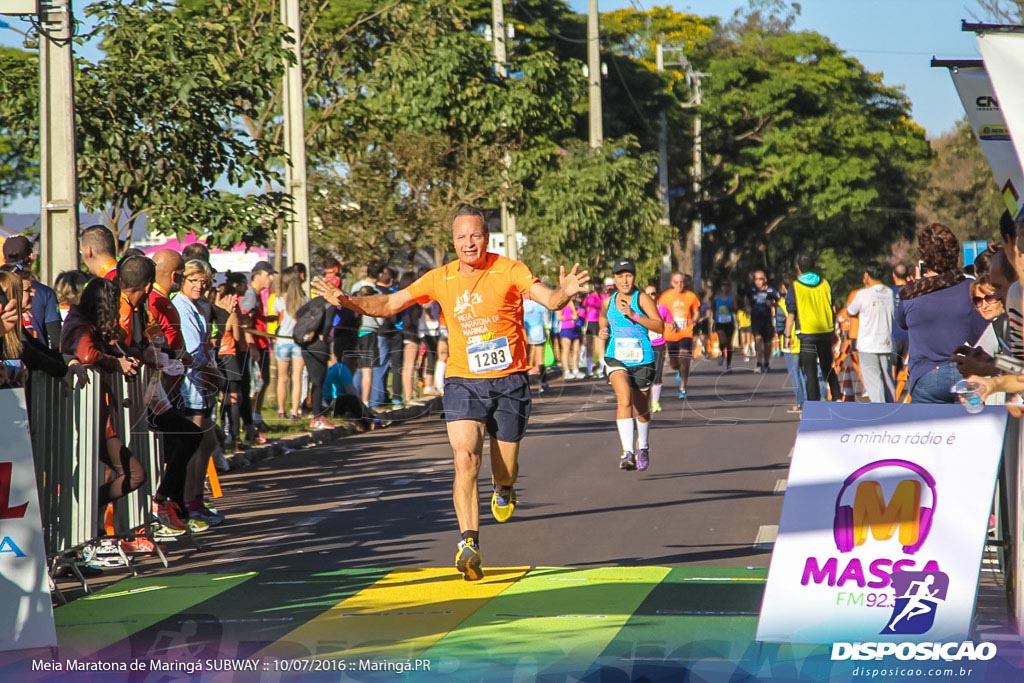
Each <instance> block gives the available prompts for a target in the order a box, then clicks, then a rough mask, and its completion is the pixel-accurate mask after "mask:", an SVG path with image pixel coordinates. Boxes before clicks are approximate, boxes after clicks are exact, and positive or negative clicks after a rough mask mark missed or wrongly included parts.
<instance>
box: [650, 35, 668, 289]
mask: <svg viewBox="0 0 1024 683" xmlns="http://www.w3.org/2000/svg"><path fill="white" fill-rule="evenodd" d="M654 64H655V68H657V70H658V73H662V72H663V71H664V70H665V47H664V45H662V43H661V41H660V40H659V41H658V42H657V44H656V45H655V46H654ZM658 201H660V202H661V224H662V225H663V226H668V225H671V216H670V213H669V209H670V208H671V207H670V205H669V200H668V121H667V119H666V116H665V112H664V111H662V112H660V113H659V114H658ZM659 275H660V278H659V279H660V281H661V286H660V289H668V286H669V281H670V280H671V278H672V247H671V246H669V247H668V249H667V250H666V252H665V255H664V256H662V257H661V272H660V273H659Z"/></svg>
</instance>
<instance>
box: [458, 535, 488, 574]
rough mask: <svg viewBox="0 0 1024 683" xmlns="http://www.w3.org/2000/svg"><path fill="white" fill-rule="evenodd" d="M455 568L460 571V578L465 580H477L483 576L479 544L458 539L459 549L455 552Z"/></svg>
mask: <svg viewBox="0 0 1024 683" xmlns="http://www.w3.org/2000/svg"><path fill="white" fill-rule="evenodd" d="M455 568H456V569H458V570H459V571H460V572H462V578H464V579H465V580H466V581H479V580H480V579H482V578H484V570H483V569H481V568H480V546H478V545H476V544H475V543H466V542H465V541H459V550H458V552H456V553H455Z"/></svg>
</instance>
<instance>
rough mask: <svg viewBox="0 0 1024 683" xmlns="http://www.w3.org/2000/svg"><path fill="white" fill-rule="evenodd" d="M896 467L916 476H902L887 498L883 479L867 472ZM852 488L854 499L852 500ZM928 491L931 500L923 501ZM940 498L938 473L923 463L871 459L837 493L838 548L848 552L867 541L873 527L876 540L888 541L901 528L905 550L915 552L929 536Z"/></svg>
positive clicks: (835, 533) (835, 527) (834, 521)
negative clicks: (869, 476) (924, 466)
mask: <svg viewBox="0 0 1024 683" xmlns="http://www.w3.org/2000/svg"><path fill="white" fill-rule="evenodd" d="M892 468H902V469H904V470H909V471H910V472H912V473H913V474H915V475H916V476H915V477H913V478H906V479H901V480H900V481H899V482H898V483H897V484H896V488H895V490H894V491H893V494H892V496H890V498H889V500H888V501H887V500H886V499H885V494H884V492H883V490H882V483H881V482H880V481H877V480H876V479H870V478H867V477H866V476H865V475H867V474H869V473H871V472H875V471H877V470H881V469H892ZM922 482H924V484H925V486H922V485H921V484H922ZM854 483H856V484H857V486H856V487H854V486H853V485H854ZM851 490H852V491H853V500H852V501H849V496H848V492H849V491H851ZM926 491H927V493H928V498H929V500H928V501H927V504H925V503H924V502H923V501H922V494H923V493H924V492H926ZM937 498H938V496H937V495H936V491H935V479H934V477H932V475H931V474H930V473H929V472H928V471H927V470H926V469H924V468H923V467H921V466H920V465H916V464H915V463H912V462H909V461H907V460H895V459H886V460H878V461H876V462H873V463H869V464H867V465H865V466H864V467H861V468H859V469H857V470H855V471H854V472H853V473H852V474H850V476H849V477H847V478H846V481H844V482H843V486H842V488H841V489H839V495H837V496H836V511H835V518H834V520H833V534H834V536H835V541H836V548H838V549H839V551H840V552H843V553H848V552H850V551H852V550H853V549H854V548H857V547H859V546H862V545H864V544H865V543H866V542H867V540H868V533H869V531H870V533H871V535H872V536H873V537H874V539H875V540H876V541H887V540H889V539H890V538H892V537H893V535H894V534H896V533H897V530H898V532H899V541H900V543H901V544H902V545H903V552H904V553H906V554H908V555H913V554H914V553H916V552H917V551H918V550H920V549H921V546H922V545H924V542H925V541H926V540H927V539H928V533H929V532H930V531H931V528H932V517H933V515H934V513H935V504H936V501H937Z"/></svg>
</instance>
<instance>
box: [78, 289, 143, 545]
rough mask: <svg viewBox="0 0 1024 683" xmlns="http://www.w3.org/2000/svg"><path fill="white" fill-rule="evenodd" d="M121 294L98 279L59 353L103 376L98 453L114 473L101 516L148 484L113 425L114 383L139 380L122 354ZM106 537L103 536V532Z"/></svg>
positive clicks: (103, 487)
mask: <svg viewBox="0 0 1024 683" xmlns="http://www.w3.org/2000/svg"><path fill="white" fill-rule="evenodd" d="M120 296H121V292H120V290H119V289H118V288H117V285H115V284H114V283H113V282H111V281H110V280H106V279H103V278H96V279H94V280H92V281H91V282H89V284H87V285H86V286H85V289H84V290H83V291H82V298H81V301H80V302H79V304H78V305H77V306H72V307H71V311H70V312H69V313H68V318H67V320H66V321H65V323H64V328H63V329H62V331H61V339H60V348H61V351H62V352H63V353H64V354H65V355H69V356H73V357H74V358H75V359H77V360H78V362H80V363H82V364H83V365H87V366H91V367H93V368H94V369H96V370H97V371H99V372H100V375H101V378H102V397H101V399H100V401H99V416H98V418H99V419H98V422H99V425H100V426H101V428H102V429H103V430H104V445H103V447H101V448H100V452H99V458H100V461H101V462H102V463H103V464H104V465H106V466H107V467H108V468H109V469H110V470H111V476H110V477H109V478H108V479H106V480H105V481H103V483H101V484H100V487H99V493H98V496H97V504H98V506H99V509H100V510H101V511H102V510H104V509H105V508H106V506H107V504H108V503H110V502H111V501H115V500H118V499H119V498H123V497H124V496H126V495H128V494H129V493H131V492H132V491H134V490H136V489H138V488H139V487H140V486H142V485H143V484H144V483H145V481H146V472H145V470H144V469H143V468H142V463H140V462H139V461H138V459H137V458H136V457H135V456H134V455H133V454H132V452H131V451H129V450H128V449H127V448H126V447H125V445H124V443H123V442H122V441H121V438H120V437H119V436H118V434H117V431H116V430H115V429H114V423H113V421H112V419H111V410H112V408H113V406H114V401H115V394H114V391H113V387H112V383H113V382H114V381H119V380H120V377H122V376H124V377H126V378H128V379H133V378H135V377H137V375H138V365H139V363H138V361H137V360H135V359H132V358H127V357H125V355H124V353H123V351H121V350H120V349H119V340H120V338H121V329H120V328H119V327H118V324H117V321H118V301H119V299H120ZM99 519H100V520H102V519H103V515H102V514H101V515H99ZM99 533H100V534H101V535H102V534H103V533H104V530H103V529H102V528H101V529H99Z"/></svg>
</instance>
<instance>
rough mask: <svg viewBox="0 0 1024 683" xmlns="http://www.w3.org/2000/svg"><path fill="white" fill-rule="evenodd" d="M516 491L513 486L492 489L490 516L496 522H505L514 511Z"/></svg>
mask: <svg viewBox="0 0 1024 683" xmlns="http://www.w3.org/2000/svg"><path fill="white" fill-rule="evenodd" d="M516 502H517V501H516V489H515V487H514V486H502V487H500V488H496V489H494V493H492V494H491V514H492V515H494V519H496V520H497V521H498V522H507V521H508V520H509V518H511V517H512V513H513V512H515V510H516Z"/></svg>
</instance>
